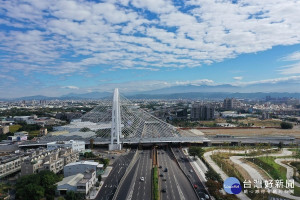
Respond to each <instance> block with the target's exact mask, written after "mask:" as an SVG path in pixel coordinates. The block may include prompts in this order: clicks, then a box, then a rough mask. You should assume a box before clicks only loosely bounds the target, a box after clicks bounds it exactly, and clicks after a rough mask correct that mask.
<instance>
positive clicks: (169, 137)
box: [81, 89, 207, 149]
mask: <svg viewBox="0 0 300 200" xmlns="http://www.w3.org/2000/svg"><path fill="white" fill-rule="evenodd" d="M81 121H82V122H91V123H96V124H98V125H100V128H99V129H98V130H97V131H96V137H95V139H94V142H95V143H100V144H101V143H102V144H107V143H110V149H115V148H117V149H119V148H121V144H137V143H142V144H145V143H150V144H151V143H168V142H176V143H178V142H179V143H183V142H203V141H205V140H207V139H206V138H204V137H202V136H200V137H199V136H195V137H184V136H182V134H181V133H180V132H179V131H178V130H177V128H176V127H174V126H172V125H171V124H168V123H166V122H164V121H162V120H160V119H158V118H157V117H155V116H153V115H151V114H150V113H148V112H146V111H144V110H143V109H141V108H139V107H138V106H137V105H135V104H134V103H132V102H131V101H129V100H128V99H126V98H125V97H124V96H122V95H120V94H119V91H118V89H115V91H114V96H113V101H108V102H103V103H102V105H99V106H97V107H95V108H94V109H93V110H91V111H90V112H88V113H86V114H85V115H84V116H82V117H81ZM101 125H102V126H101Z"/></svg>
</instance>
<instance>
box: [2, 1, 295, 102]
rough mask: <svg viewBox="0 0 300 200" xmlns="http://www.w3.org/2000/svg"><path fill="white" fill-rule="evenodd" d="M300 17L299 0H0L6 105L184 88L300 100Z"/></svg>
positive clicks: (3, 84) (3, 80)
mask: <svg viewBox="0 0 300 200" xmlns="http://www.w3.org/2000/svg"><path fill="white" fill-rule="evenodd" d="M299 13H300V1H298V0H263V1H262V0H232V1H228V0H215V1H214V0H186V1H179V0H175V1H169V0H132V1H130V0H108V1H98V0H95V1H93V0H86V1H84V0H70V1H65V0H51V1H49V0H16V1H10V0H0V97H2V98H6V97H18V96H29V95H37V94H41V95H46V96H58V95H62V94H67V93H70V92H75V93H84V92H91V91H112V89H113V88H114V87H119V88H120V90H121V91H123V92H130V91H147V90H153V89H158V88H162V87H170V86H175V85H188V84H193V85H219V84H231V85H235V86H240V85H242V86H247V85H253V84H266V85H268V86H270V85H272V84H277V85H278V84H281V85H283V86H284V85H287V87H286V88H284V87H283V89H282V90H284V91H289V92H300V87H298V86H297V85H300V84H299V83H300V20H299ZM291 85H293V86H295V87H290V86H291ZM265 90H266V91H268V90H270V88H267V87H266V88H265ZM273 90H274V89H273Z"/></svg>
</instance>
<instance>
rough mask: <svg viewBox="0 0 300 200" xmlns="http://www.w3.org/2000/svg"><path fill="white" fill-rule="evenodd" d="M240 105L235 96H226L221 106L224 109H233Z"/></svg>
mask: <svg viewBox="0 0 300 200" xmlns="http://www.w3.org/2000/svg"><path fill="white" fill-rule="evenodd" d="M239 106H240V102H239V101H238V100H236V99H235V98H226V99H224V102H223V108H224V109H225V110H233V109H236V108H237V107H239Z"/></svg>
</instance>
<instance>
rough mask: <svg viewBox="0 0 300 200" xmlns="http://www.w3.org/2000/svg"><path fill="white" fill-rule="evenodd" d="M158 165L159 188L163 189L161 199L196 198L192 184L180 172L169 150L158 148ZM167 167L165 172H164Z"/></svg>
mask: <svg viewBox="0 0 300 200" xmlns="http://www.w3.org/2000/svg"><path fill="white" fill-rule="evenodd" d="M157 158H158V165H159V166H161V168H159V173H160V174H162V177H161V176H160V177H159V179H160V180H159V181H160V188H161V189H165V192H163V191H161V199H163V200H177V199H178V200H196V199H198V197H197V195H196V194H195V191H194V190H193V188H192V185H191V184H190V182H189V181H188V179H187V178H186V176H185V175H184V174H183V173H182V171H181V170H180V168H179V166H178V165H177V163H176V162H175V160H174V158H173V157H172V154H171V152H170V151H168V150H167V151H165V150H158V155H157ZM165 168H167V170H168V171H167V172H165V171H164V170H165Z"/></svg>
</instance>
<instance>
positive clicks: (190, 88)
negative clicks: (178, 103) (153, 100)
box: [145, 84, 240, 94]
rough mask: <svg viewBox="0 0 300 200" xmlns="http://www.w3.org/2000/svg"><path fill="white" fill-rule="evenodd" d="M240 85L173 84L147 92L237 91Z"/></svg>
mask: <svg viewBox="0 0 300 200" xmlns="http://www.w3.org/2000/svg"><path fill="white" fill-rule="evenodd" d="M239 89H240V88H239V87H236V86H232V85H230V84H223V85H215V86H211V85H200V86H197V85H180V86H172V87H167V88H162V89H157V90H152V91H147V92H145V93H147V94H175V93H189V92H236V91H237V90H239Z"/></svg>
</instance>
